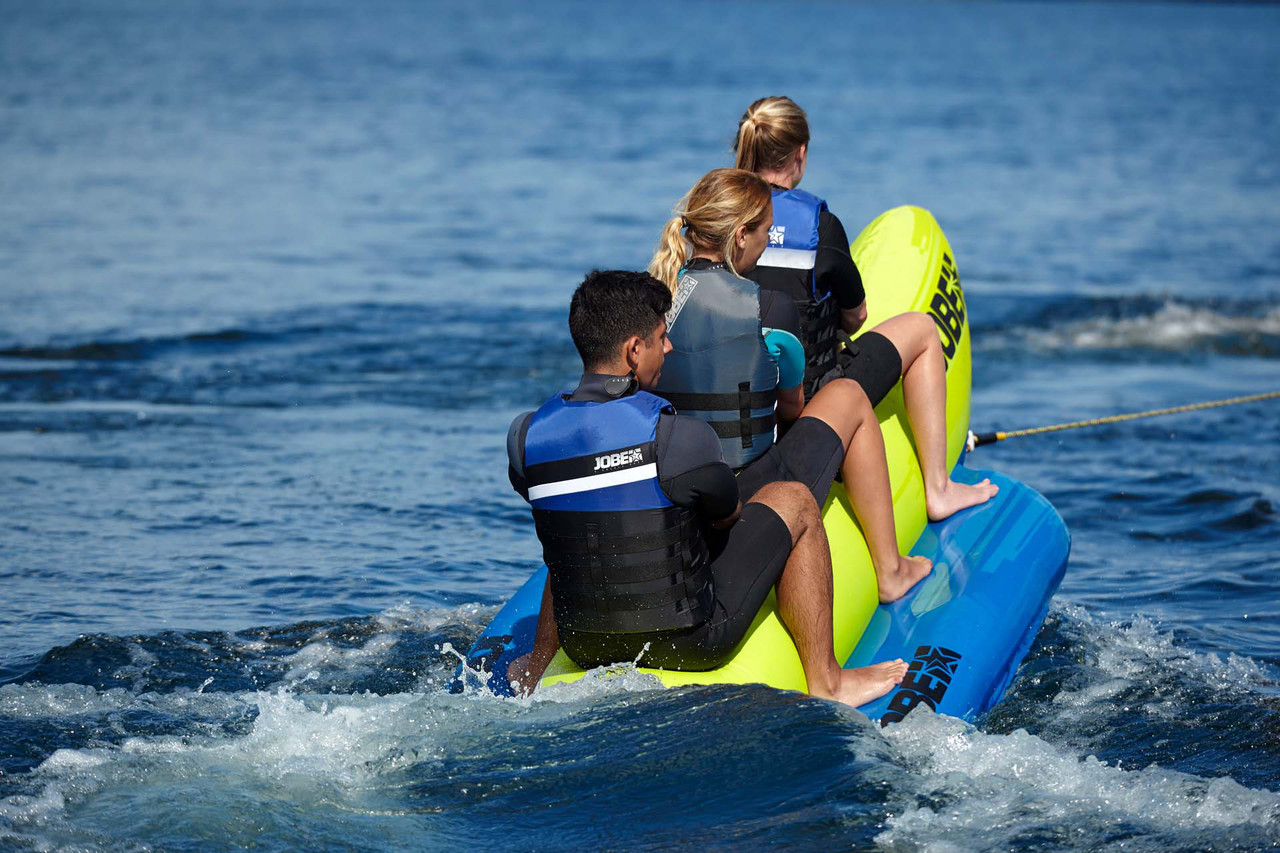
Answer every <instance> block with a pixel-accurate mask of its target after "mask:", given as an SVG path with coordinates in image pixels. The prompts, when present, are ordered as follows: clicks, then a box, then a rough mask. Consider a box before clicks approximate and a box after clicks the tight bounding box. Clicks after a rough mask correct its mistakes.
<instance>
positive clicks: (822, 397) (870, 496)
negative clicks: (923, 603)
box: [803, 379, 933, 602]
mask: <svg viewBox="0 0 1280 853" xmlns="http://www.w3.org/2000/svg"><path fill="white" fill-rule="evenodd" d="M803 416H804V417H811V418H819V419H820V420H822V421H823V422H824V423H826V424H827V425H828V426H830V427H831V428H832V429H834V430H835V431H836V434H837V435H839V436H840V440H841V441H843V442H844V446H845V455H844V462H843V463H842V464H841V466H840V472H841V474H843V475H844V487H845V489H846V491H848V493H849V502H850V503H851V504H853V512H854V514H855V515H857V516H858V521H859V522H861V523H862V532H863V534H864V535H865V536H866V537H867V549H868V550H869V551H870V552H871V563H872V565H874V566H875V570H876V581H877V583H878V584H879V587H880V601H881V602H889V601H897V600H898V599H899V598H902V596H904V595H906V593H907V590H909V589H911V587H913V586H915V585H916V583H917V582H919V581H920V579H921V578H923V577H925V575H927V574H929V572H930V570H931V569H932V568H933V561H931V560H930V559H928V558H927V557H904V556H902V554H901V553H899V551H898V532H897V527H896V525H895V524H894V520H893V495H892V493H891V489H890V486H889V463H888V462H887V461H886V460H885V455H884V436H883V435H881V434H880V422H879V421H878V420H876V413H875V410H873V409H872V408H871V401H870V400H868V399H867V394H866V392H865V391H863V390H862V386H861V385H859V384H858V383H856V382H854V381H853V380H852V379H835V380H833V381H831V382H828V383H827V384H826V385H824V386H823V388H822V390H821V391H819V392H818V393H817V394H815V395H814V397H813V399H812V400H810V401H809V405H807V406H805V409H804V415H803Z"/></svg>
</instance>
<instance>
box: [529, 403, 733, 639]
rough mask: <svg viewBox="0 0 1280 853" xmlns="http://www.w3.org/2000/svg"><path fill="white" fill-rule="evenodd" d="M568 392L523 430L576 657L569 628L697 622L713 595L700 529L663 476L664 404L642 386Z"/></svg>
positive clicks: (606, 630)
mask: <svg viewBox="0 0 1280 853" xmlns="http://www.w3.org/2000/svg"><path fill="white" fill-rule="evenodd" d="M568 396H569V395H568V394H557V395H556V396H554V397H552V398H551V399H550V400H548V401H547V402H546V403H544V404H543V405H542V408H540V409H538V411H536V412H534V413H533V416H532V417H531V418H530V420H529V426H528V431H527V432H526V434H525V439H524V474H525V477H526V478H527V481H528V485H529V503H530V504H532V505H533V519H534V523H535V525H536V527H537V531H538V539H539V540H541V542H542V554H543V559H544V560H545V561H546V564H547V568H548V570H549V575H550V579H551V593H552V596H553V599H554V602H555V617H556V624H557V626H558V627H559V628H561V629H562V632H561V644H562V645H563V646H564V648H565V652H566V654H568V655H569V657H574V634H575V633H577V634H591V633H602V634H634V633H647V632H650V631H667V630H675V629H681V628H691V627H694V626H696V625H701V624H702V623H703V622H705V621H706V620H707V619H708V618H709V617H710V616H711V613H712V608H713V605H714V598H715V589H714V587H713V586H712V583H711V571H710V567H709V564H710V560H709V557H708V552H707V546H706V544H705V542H704V541H703V538H702V532H701V530H702V529H701V526H700V524H699V522H698V519H697V516H696V515H695V513H694V512H693V511H692V510H688V509H685V508H683V507H678V506H675V505H673V504H672V503H671V501H670V500H668V499H667V496H666V495H665V494H664V493H663V491H662V488H661V487H660V485H659V482H658V465H657V429H658V416H659V415H660V414H662V413H663V412H667V413H670V412H671V405H670V404H669V403H668V402H667V401H666V400H663V399H661V398H659V397H655V396H654V395H652V394H649V393H646V392H644V391H640V392H638V393H635V394H632V395H629V396H626V397H620V398H619V399H616V400H610V401H609V402H605V403H596V402H571V401H570V400H569V399H568ZM584 642H585V638H584Z"/></svg>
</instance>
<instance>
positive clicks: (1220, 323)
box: [983, 301, 1280, 350]
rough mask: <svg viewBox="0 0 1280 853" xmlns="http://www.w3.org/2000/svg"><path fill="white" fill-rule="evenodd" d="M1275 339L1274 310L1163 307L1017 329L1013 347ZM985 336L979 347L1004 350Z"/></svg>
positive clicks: (1278, 325) (1279, 325)
mask: <svg viewBox="0 0 1280 853" xmlns="http://www.w3.org/2000/svg"><path fill="white" fill-rule="evenodd" d="M1275 335H1280V306H1277V307H1274V308H1272V309H1271V310H1269V311H1267V312H1266V313H1265V314H1261V315H1258V316H1239V315H1232V314H1223V313H1220V312H1218V311H1214V310H1212V309H1210V308H1202V307H1197V306H1193V305H1187V304H1185V303H1181V302H1173V301H1170V302H1166V303H1165V304H1164V305H1162V306H1161V307H1160V308H1159V309H1157V310H1156V311H1155V312H1154V313H1152V314H1147V315H1144V316H1139V317H1124V318H1118V319H1117V318H1101V319H1089V320H1083V321H1079V322H1075V323H1069V324H1067V325H1065V326H1062V327H1060V328H1056V329H1043V328H1035V329H1017V330H1015V331H1012V332H1010V333H1009V336H1010V337H1012V338H1013V339H1014V341H1015V342H1017V343H1020V344H1030V345H1033V346H1035V347H1037V348H1041V349H1048V350H1057V349H1130V348H1134V349H1158V350H1183V349H1186V348H1187V347H1189V346H1192V345H1194V344H1196V343H1198V342H1202V341H1209V340H1214V339H1217V338H1223V337H1229V336H1235V337H1242V338H1245V339H1249V338H1257V337H1261V336H1275ZM1007 343H1008V341H1001V340H1000V336H998V335H990V336H988V337H987V338H986V339H984V341H983V345H984V346H993V345H995V346H1000V345H1007Z"/></svg>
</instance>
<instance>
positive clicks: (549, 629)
mask: <svg viewBox="0 0 1280 853" xmlns="http://www.w3.org/2000/svg"><path fill="white" fill-rule="evenodd" d="M553 605H554V600H553V599H552V597H551V576H550V575H549V574H548V576H547V583H546V585H545V586H544V587H543V588H542V606H541V607H540V608H539V610H538V629H537V631H536V632H535V633H534V638H533V651H531V652H529V654H527V655H524V656H523V657H519V658H516V659H515V660H514V661H512V662H511V666H510V667H508V668H507V680H508V681H509V682H511V688H512V690H514V691H516V693H518V694H521V695H524V696H528V695H529V694H530V693H532V692H533V691H534V690H535V689H536V688H537V686H538V680H539V679H540V678H542V674H543V673H544V672H546V671H547V667H548V666H549V665H550V664H551V659H552V658H553V657H555V656H556V651H557V650H558V649H559V648H560V632H559V630H558V629H557V628H556V615H555V607H554V606H553Z"/></svg>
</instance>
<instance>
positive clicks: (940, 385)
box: [733, 97, 997, 521]
mask: <svg viewBox="0 0 1280 853" xmlns="http://www.w3.org/2000/svg"><path fill="white" fill-rule="evenodd" d="M733 150H734V152H735V154H736V156H737V166H738V168H739V169H743V170H746V171H750V172H754V173H755V174H756V175H759V176H760V177H761V178H762V179H764V180H765V181H767V182H768V183H769V185H770V187H771V194H772V201H773V207H774V226H773V228H772V229H771V231H770V242H769V246H768V247H767V248H766V249H765V251H764V252H763V253H762V256H761V258H760V259H759V261H758V265H756V266H754V267H753V268H752V270H751V271H750V273H749V275H750V276H751V278H752V280H754V281H755V282H756V283H758V284H759V285H760V287H761V289H762V292H771V293H780V294H785V295H786V296H788V297H790V299H791V301H792V302H793V303H794V304H795V305H796V307H797V309H799V312H800V318H801V322H802V334H801V340H802V341H803V342H804V349H805V356H806V373H805V394H806V396H812V395H813V394H814V393H815V392H816V391H818V390H819V389H821V388H822V387H824V385H825V384H826V383H828V382H830V381H831V380H832V379H833V378H837V377H842V378H847V379H852V380H854V381H855V382H857V383H858V385H860V386H861V387H862V389H863V390H864V391H865V392H866V394H867V396H868V398H869V399H870V401H871V404H872V405H873V406H874V405H875V404H877V403H879V402H880V400H882V399H883V398H884V396H885V395H886V394H888V393H889V391H890V389H892V388H893V386H894V385H895V384H896V383H897V381H898V379H899V378H901V379H902V393H903V399H904V402H905V403H906V410H907V418H908V420H909V421H910V422H911V430H912V433H913V434H914V436H915V440H916V448H917V453H918V455H919V458H920V468H921V471H922V472H923V474H924V483H925V506H926V508H927V510H928V513H929V518H930V519H932V520H934V521H938V520H940V519H943V518H946V517H948V516H950V515H952V514H954V513H956V512H958V511H960V510H962V509H965V508H966V507H970V506H974V505H975V504H980V503H984V502H986V501H988V500H990V499H991V498H992V496H994V495H995V493H996V491H997V486H995V485H994V484H992V483H991V482H990V481H989V480H983V481H982V482H981V483H977V484H975V485H967V484H964V483H957V482H954V481H953V480H952V479H951V477H950V475H949V473H948V471H947V465H946V452H947V438H946V411H947V403H946V393H947V388H946V376H945V370H946V361H945V359H944V357H943V354H942V345H941V343H940V341H939V340H938V333H937V330H936V329H935V327H934V324H933V320H932V319H930V318H929V316H928V315H927V314H922V313H920V312H918V311H912V312H908V313H906V314H899V315H898V316H896V317H891V318H890V319H888V320H885V321H884V322H883V323H880V324H879V325H877V326H876V327H875V328H873V329H871V330H869V331H867V332H865V333H864V334H863V335H862V336H860V337H859V338H858V341H857V344H856V346H854V347H851V348H849V349H847V350H845V351H844V352H840V351H839V340H840V333H841V332H843V333H844V334H845V335H851V334H853V333H855V332H857V331H858V330H859V329H860V328H861V327H862V324H863V323H864V322H866V319H867V303H866V294H865V291H864V290H863V287H862V276H861V275H860V274H859V273H858V268H857V266H856V265H855V264H854V262H853V258H852V257H851V256H850V254H849V237H848V235H847V234H846V233H845V230H844V226H843V225H842V224H841V223H840V220H839V219H838V218H837V217H836V216H835V215H834V214H833V213H831V212H830V211H829V210H827V204H826V202H825V201H823V200H822V199H821V198H819V197H817V196H816V195H813V194H812V193H808V192H805V191H804V190H799V189H796V187H797V186H798V185H799V183H800V181H801V179H802V178H804V173H805V167H806V166H807V165H808V162H809V123H808V119H807V117H806V116H805V112H804V110H802V109H800V107H799V105H797V104H796V102H795V101H793V100H791V99H790V98H786V97H771V98H761V99H760V100H758V101H756V102H755V103H753V104H752V105H751V106H750V107H748V108H747V111H746V112H745V113H744V114H743V116H742V119H741V120H740V121H739V122H738V135H737V138H736V139H735V140H734V146H733ZM814 399H816V397H814Z"/></svg>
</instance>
